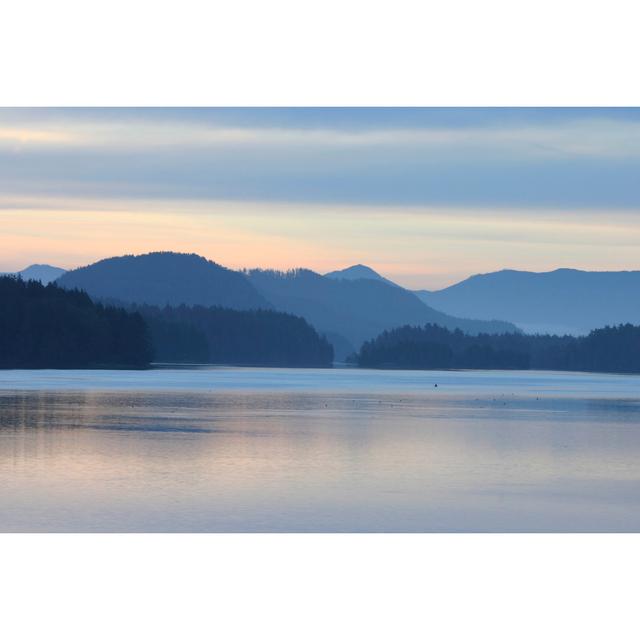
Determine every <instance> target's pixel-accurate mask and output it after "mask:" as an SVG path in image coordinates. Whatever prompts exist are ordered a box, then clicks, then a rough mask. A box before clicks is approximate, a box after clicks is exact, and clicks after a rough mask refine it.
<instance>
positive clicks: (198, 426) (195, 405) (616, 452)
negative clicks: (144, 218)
mask: <svg viewBox="0 0 640 640" xmlns="http://www.w3.org/2000/svg"><path fill="white" fill-rule="evenodd" d="M436 384H437V387H436V386H435V385H436ZM0 531H5V532H6V531H20V532H28V531H74V532H86V531H96V532H107V531H108V532H126V531H149V532H150V531H159V532H173V531H190V532H216V531H220V532H222V531H229V532H244V531H264V532H266V531H291V532H294V531H296V532H297V531H313V532H318V531H327V532H343V531H365V532H369V531H371V532H385V531H387V532H390V531H416V532H431V531H440V532H450V531H476V532H479V531H504V532H510V531H554V532H555V531H635V532H638V531H640V377H638V376H616V375H594V374H579V373H549V372H532V371H526V372H493V371H489V372H486V371H485V372H472V371H465V372H450V371H449V372H434V371H428V372H426V371H425V372H408V371H368V370H357V369H333V370H310V369H300V370H295V369H241V368H228V367H199V368H188V367H182V368H173V369H171V368H159V369H154V370H150V371H0Z"/></svg>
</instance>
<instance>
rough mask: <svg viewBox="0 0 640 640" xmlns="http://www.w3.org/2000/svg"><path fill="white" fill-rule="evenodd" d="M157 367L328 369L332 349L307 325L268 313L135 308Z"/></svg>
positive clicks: (151, 307)
mask: <svg viewBox="0 0 640 640" xmlns="http://www.w3.org/2000/svg"><path fill="white" fill-rule="evenodd" d="M133 308H135V309H137V310H138V311H139V312H140V313H141V314H142V316H143V317H144V318H145V320H146V321H147V323H148V324H149V328H150V330H151V335H152V339H153V344H154V348H155V353H156V361H158V362H191V363H212V364H237V365H260V366H282V367H330V366H331V365H332V363H333V347H332V346H331V344H330V343H329V342H328V341H327V339H326V338H325V337H324V336H320V335H318V333H317V332H316V330H315V329H314V328H313V327H312V326H311V325H310V324H309V323H307V321H306V320H304V319H303V318H300V317H298V316H294V315H291V314H288V313H282V312H279V311H271V310H266V309H256V310H246V311H237V310H233V309H226V308H222V307H202V306H195V307H187V306H185V305H181V306H178V307H171V306H167V307H164V308H159V307H154V306H147V305H142V306H136V307H133Z"/></svg>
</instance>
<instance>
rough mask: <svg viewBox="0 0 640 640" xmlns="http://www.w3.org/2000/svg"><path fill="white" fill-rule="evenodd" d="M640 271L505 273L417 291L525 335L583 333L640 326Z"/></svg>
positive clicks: (443, 306)
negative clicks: (511, 326) (510, 324)
mask: <svg viewBox="0 0 640 640" xmlns="http://www.w3.org/2000/svg"><path fill="white" fill-rule="evenodd" d="M639 294H640V271H580V270H577V269H556V270H555V271H548V272H542V273H534V272H530V271H514V270H509V269H506V270H503V271H497V272H494V273H486V274H479V275H475V276H471V277H470V278H467V279H466V280H463V281H462V282H459V283H457V284H454V285H452V286H450V287H447V288H445V289H441V290H439V291H417V292H416V295H417V296H418V297H419V298H420V299H421V300H422V301H423V302H425V303H426V304H428V305H430V306H432V307H434V308H435V309H439V310H440V311H442V312H444V313H449V314H453V315H461V316H466V315H468V314H469V313H473V317H474V318H480V319H483V318H484V319H489V318H501V319H503V320H507V321H509V322H513V323H514V324H516V325H517V326H518V327H520V328H521V329H522V330H523V331H525V332H526V333H557V334H563V333H567V334H571V335H581V334H585V333H588V332H589V331H590V330H592V329H597V328H599V327H604V326H606V325H612V326H613V325H617V324H621V323H627V322H629V323H633V324H638V323H640V295H639Z"/></svg>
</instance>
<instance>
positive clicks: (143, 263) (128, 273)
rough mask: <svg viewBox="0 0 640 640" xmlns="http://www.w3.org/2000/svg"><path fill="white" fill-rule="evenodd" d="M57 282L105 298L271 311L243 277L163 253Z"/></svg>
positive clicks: (99, 265) (105, 264)
mask: <svg viewBox="0 0 640 640" xmlns="http://www.w3.org/2000/svg"><path fill="white" fill-rule="evenodd" d="M57 282H58V284H59V285H60V286H61V287H65V288H67V289H76V288H77V289H82V290H84V291H86V292H87V293H88V294H89V295H90V296H91V297H92V298H94V299H95V298H98V299H102V300H105V299H106V300H109V299H111V300H121V301H122V302H127V303H136V304H150V305H159V306H164V305H167V304H168V305H174V306H175V305H181V304H187V305H196V304H199V305H203V306H206V307H209V306H221V307H227V308H230V309H269V308H271V304H269V302H267V301H266V300H265V299H264V297H263V296H261V295H260V294H259V293H258V292H257V291H256V289H255V288H254V287H253V286H252V285H251V283H250V282H248V280H247V279H246V278H245V277H244V276H243V275H242V274H240V273H238V272H237V271H233V270H231V269H227V268H226V267H223V266H221V265H219V264H216V263H215V262H212V261H211V260H207V259H205V258H202V257H201V256H198V255H196V254H186V253H173V252H169V251H165V252H156V253H147V254H144V255H138V256H133V255H130V256H121V257H117V258H108V259H106V260H101V261H100V262H96V263H94V264H90V265H89V266H87V267H82V268H80V269H74V270H73V271H67V273H65V274H64V275H63V276H62V277H60V278H59V279H58V281H57Z"/></svg>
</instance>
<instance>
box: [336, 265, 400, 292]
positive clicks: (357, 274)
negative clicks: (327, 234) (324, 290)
mask: <svg viewBox="0 0 640 640" xmlns="http://www.w3.org/2000/svg"><path fill="white" fill-rule="evenodd" d="M324 275H325V278H333V279H334V280H379V281H380V282H385V283H386V284H390V285H392V286H394V287H399V286H400V285H397V284H396V283H395V282H392V281H391V280H388V279H387V278H385V277H383V276H381V275H380V274H379V273H378V272H377V271H374V270H373V269H372V268H371V267H367V265H365V264H354V265H352V266H351V267H347V268H346V269H340V270H339V271H330V272H329V273H325V274H324Z"/></svg>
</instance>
